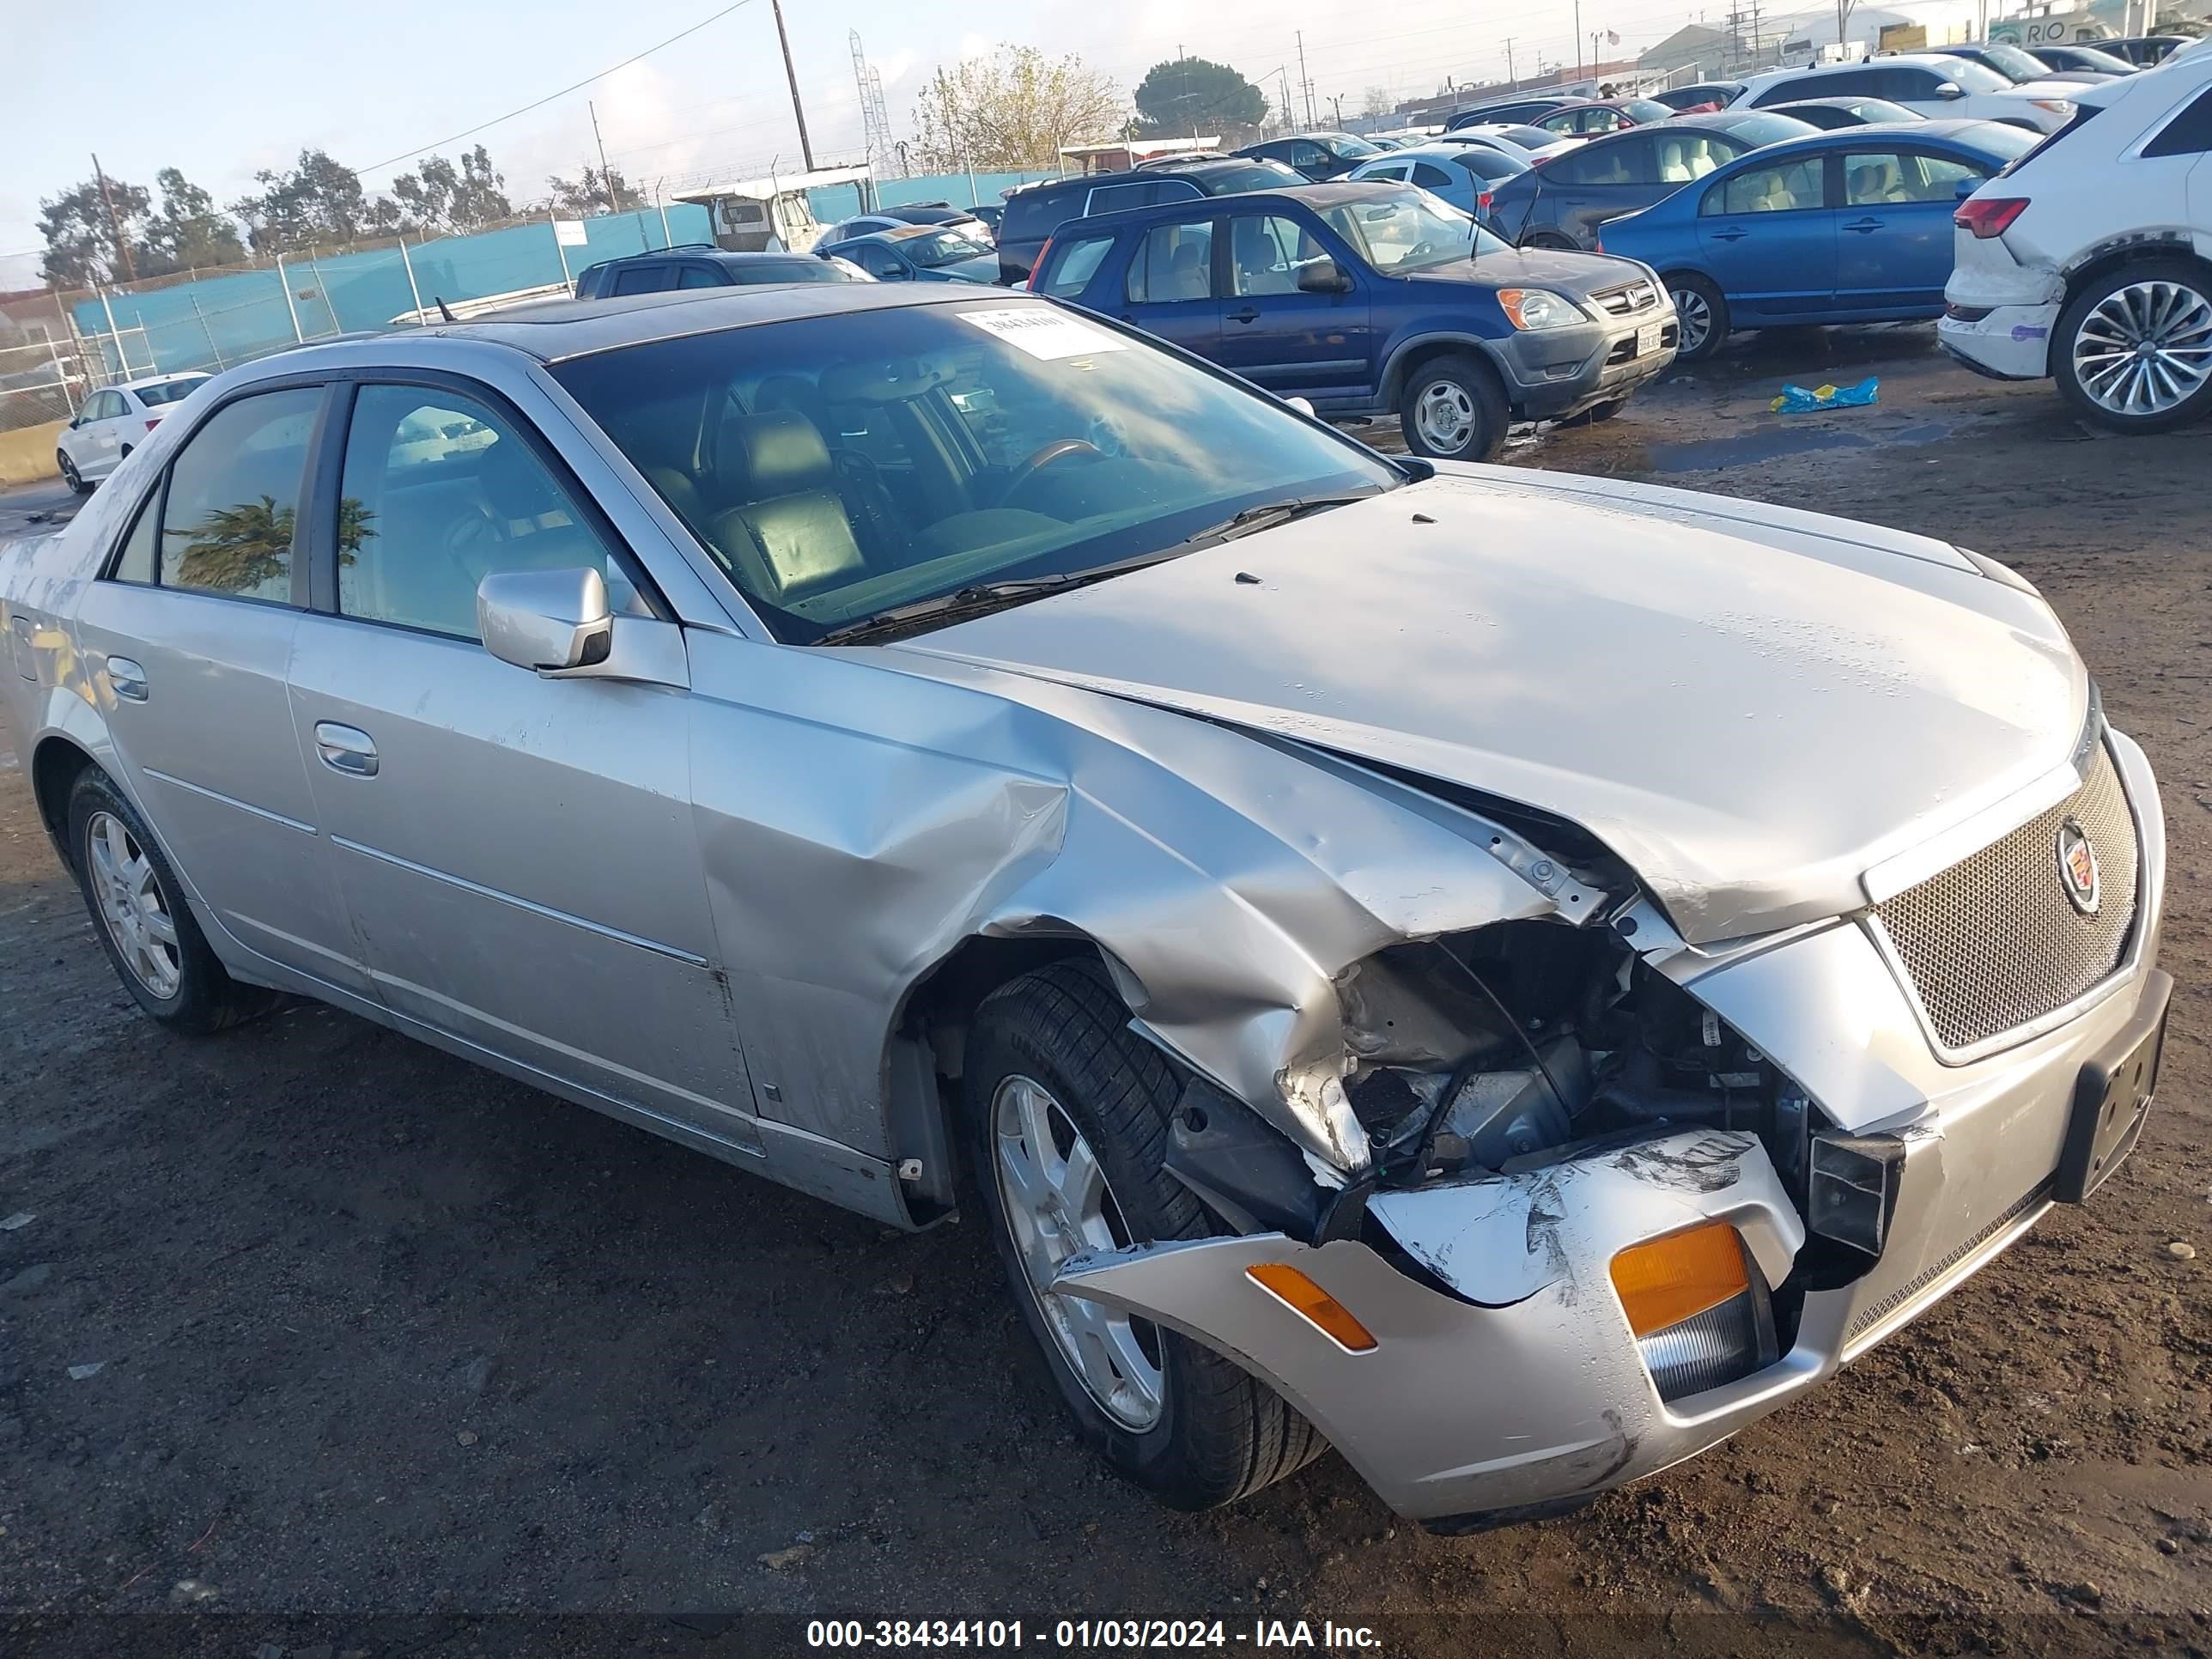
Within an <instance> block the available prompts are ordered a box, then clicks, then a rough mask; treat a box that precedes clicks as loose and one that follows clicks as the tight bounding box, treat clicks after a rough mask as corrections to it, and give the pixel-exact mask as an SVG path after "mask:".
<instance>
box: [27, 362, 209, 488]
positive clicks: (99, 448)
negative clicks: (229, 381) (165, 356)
mask: <svg viewBox="0 0 2212 1659" xmlns="http://www.w3.org/2000/svg"><path fill="white" fill-rule="evenodd" d="M207 379H208V376H206V375H204V374H197V373H193V374H149V375H148V376H146V377H145V378H144V379H143V380H125V382H124V383H123V384H122V385H121V386H108V387H107V388H106V389H105V390H103V391H100V392H94V393H93V394H92V396H90V397H89V398H86V399H85V400H84V407H83V408H82V409H80V410H77V412H76V419H75V420H73V421H71V422H70V423H69V424H68V425H67V426H66V427H64V428H62V431H61V434H60V435H59V437H58V439H57V440H56V441H55V445H54V459H55V460H56V461H57V462H58V463H59V464H60V466H61V470H62V477H63V478H64V481H66V482H67V483H68V484H69V487H70V489H74V490H76V492H77V494H79V495H82V494H83V493H84V492H85V491H86V490H88V489H91V488H92V486H93V483H94V480H96V479H100V478H104V477H106V476H107V475H108V474H109V473H111V472H112V471H115V469H116V468H117V467H118V465H121V464H122V461H123V458H124V457H125V455H128V454H129V453H131V451H132V450H133V449H135V448H137V447H138V445H140V444H142V443H143V442H144V441H145V440H146V435H147V434H148V433H149V432H151V431H152V430H153V429H154V428H155V427H157V426H159V425H161V417H162V416H164V415H166V414H167V413H168V412H169V409H170V406H171V405H173V404H179V403H182V402H183V401H184V400H185V398H189V397H191V395H192V393H193V392H197V390H198V389H199V388H200V386H202V385H203V384H204V382H205V381H206V380H207Z"/></svg>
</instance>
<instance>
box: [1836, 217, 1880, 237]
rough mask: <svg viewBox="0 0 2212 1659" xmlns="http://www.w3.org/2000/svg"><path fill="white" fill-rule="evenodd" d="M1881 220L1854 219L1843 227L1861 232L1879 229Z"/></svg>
mask: <svg viewBox="0 0 2212 1659" xmlns="http://www.w3.org/2000/svg"><path fill="white" fill-rule="evenodd" d="M1881 226H1882V222H1881V220H1879V219H1854V220H1852V221H1851V222H1850V223H1849V224H1847V225H1845V226H1844V229H1845V230H1856V231H1859V232H1861V233H1862V234H1863V233H1864V232H1867V231H1869V230H1880V229H1881Z"/></svg>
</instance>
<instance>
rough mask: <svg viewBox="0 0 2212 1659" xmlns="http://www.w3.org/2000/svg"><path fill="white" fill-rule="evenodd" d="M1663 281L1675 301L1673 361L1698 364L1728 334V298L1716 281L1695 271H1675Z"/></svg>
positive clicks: (1715, 350) (1711, 353)
mask: <svg viewBox="0 0 2212 1659" xmlns="http://www.w3.org/2000/svg"><path fill="white" fill-rule="evenodd" d="M1666 280H1667V294H1668V298H1670V299H1672V300H1673V301H1674V361H1675V362H1681V363H1701V362H1705V359H1706V358H1708V357H1710V356H1712V355H1713V354H1714V353H1715V352H1717V351H1718V350H1719V349H1721V345H1722V343H1723V342H1724V341H1726V340H1727V338H1728V337H1729V308H1728V300H1727V299H1726V297H1725V296H1723V294H1722V293H1721V290H1720V288H1719V285H1718V284H1717V283H1714V282H1713V281H1712V280H1711V278H1710V277H1705V276H1699V275H1698V273H1697V272H1696V271H1694V270H1678V271H1676V272H1674V274H1673V275H1672V276H1668V278H1667V279H1666Z"/></svg>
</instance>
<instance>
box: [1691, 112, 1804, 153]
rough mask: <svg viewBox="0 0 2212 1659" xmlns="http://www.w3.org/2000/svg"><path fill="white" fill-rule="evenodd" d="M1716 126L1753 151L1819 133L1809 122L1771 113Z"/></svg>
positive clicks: (1741, 118)
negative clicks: (1786, 140) (1747, 145)
mask: <svg viewBox="0 0 2212 1659" xmlns="http://www.w3.org/2000/svg"><path fill="white" fill-rule="evenodd" d="M1717 125H1719V126H1720V127H1721V128H1722V129H1723V131H1726V132H1727V133H1728V134H1729V136H1730V137H1735V138H1741V139H1742V140H1743V141H1744V142H1745V143H1747V144H1750V145H1752V146H1753V148H1754V149H1756V148H1760V147H1763V146H1765V145H1767V144H1778V143H1782V142H1783V140H1784V139H1785V138H1802V137H1805V136H1806V135H1807V134H1808V133H1814V132H1818V131H1820V128H1818V127H1816V126H1814V125H1813V124H1812V123H1811V122H1810V121H1801V120H1799V119H1798V118H1796V116H1794V115H1775V114H1772V113H1762V114H1758V115H1746V116H1742V117H1740V118H1736V119H1734V120H1728V121H1722V122H1718V123H1717Z"/></svg>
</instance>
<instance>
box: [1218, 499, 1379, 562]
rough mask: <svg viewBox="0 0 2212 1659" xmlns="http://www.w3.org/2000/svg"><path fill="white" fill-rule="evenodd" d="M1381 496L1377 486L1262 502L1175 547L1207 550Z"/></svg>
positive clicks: (1232, 515) (1230, 516) (1233, 514)
mask: <svg viewBox="0 0 2212 1659" xmlns="http://www.w3.org/2000/svg"><path fill="white" fill-rule="evenodd" d="M1382 493H1383V490H1382V489H1381V487H1380V486H1378V487H1376V489H1356V490H1353V491H1352V492H1351V493H1350V494H1348V495H1301V496H1297V497H1296V498H1295V499H1293V500H1291V501H1262V502H1261V503H1260V505H1259V506H1257V507H1246V508H1245V509H1244V510H1243V512H1241V513H1231V514H1230V515H1229V517H1227V518H1225V519H1224V520H1222V521H1221V522H1220V523H1219V524H1217V525H1209V526H1206V528H1205V529H1203V530H1201V531H1200V532H1198V533H1197V534H1196V535H1193V536H1186V537H1184V538H1182V541H1181V542H1180V543H1178V544H1177V546H1178V548H1179V549H1180V550H1182V551H1186V552H1188V550H1191V549H1193V548H1196V547H1210V546H1212V545H1213V544H1215V543H1216V542H1233V541H1235V540H1236V539H1237V538H1238V537H1239V536H1249V535H1251V534H1252V533H1254V532H1255V531H1261V530H1273V528H1274V527H1275V526H1277V525H1282V524H1288V523H1290V521H1291V520H1293V519H1300V518H1304V516H1305V515H1306V514H1307V513H1318V512H1320V511H1322V509H1323V508H1324V507H1350V506H1351V505H1352V503H1353V502H1354V501H1365V500H1367V499H1368V498H1369V497H1370V496H1371V495H1381V494H1382Z"/></svg>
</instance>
